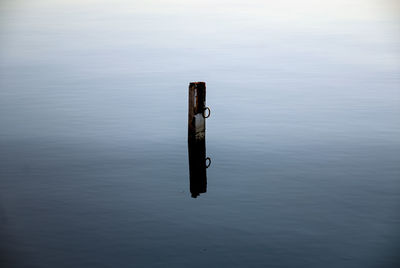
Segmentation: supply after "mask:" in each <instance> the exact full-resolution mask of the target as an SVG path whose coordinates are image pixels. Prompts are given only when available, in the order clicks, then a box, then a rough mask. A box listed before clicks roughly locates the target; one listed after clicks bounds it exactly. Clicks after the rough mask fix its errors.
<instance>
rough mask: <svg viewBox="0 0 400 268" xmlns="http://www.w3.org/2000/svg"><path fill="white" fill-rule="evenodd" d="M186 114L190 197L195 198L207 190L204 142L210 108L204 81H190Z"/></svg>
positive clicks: (209, 162)
mask: <svg viewBox="0 0 400 268" xmlns="http://www.w3.org/2000/svg"><path fill="white" fill-rule="evenodd" d="M207 111H208V112H207ZM206 112H207V113H206ZM188 114H189V118H188V149H189V173H190V192H191V194H192V197H194V198H196V197H197V196H198V195H199V194H200V193H205V192H206V191H207V172H206V168H207V167H208V166H209V165H210V164H211V159H210V158H208V157H207V158H206V142H205V139H206V120H205V119H206V118H208V117H209V116H210V109H209V108H208V107H206V83H204V82H192V83H190V85H189V112H188ZM206 161H208V163H207V164H206Z"/></svg>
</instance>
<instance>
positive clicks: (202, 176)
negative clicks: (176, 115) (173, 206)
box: [188, 139, 207, 198]
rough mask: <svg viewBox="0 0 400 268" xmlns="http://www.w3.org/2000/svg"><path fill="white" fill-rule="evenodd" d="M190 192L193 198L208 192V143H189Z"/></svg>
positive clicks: (197, 141) (202, 141)
mask: <svg viewBox="0 0 400 268" xmlns="http://www.w3.org/2000/svg"><path fill="white" fill-rule="evenodd" d="M188 148H189V174H190V192H191V194H192V197H193V198H196V197H197V196H199V195H200V194H202V193H205V192H207V172H206V168H207V165H206V142H205V140H204V139H203V140H194V141H189V143H188Z"/></svg>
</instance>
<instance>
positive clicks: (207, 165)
mask: <svg viewBox="0 0 400 268" xmlns="http://www.w3.org/2000/svg"><path fill="white" fill-rule="evenodd" d="M207 160H208V164H207ZM210 165H211V158H209V157H207V158H206V168H208V167H209V166H210Z"/></svg>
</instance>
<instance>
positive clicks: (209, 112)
mask: <svg viewBox="0 0 400 268" xmlns="http://www.w3.org/2000/svg"><path fill="white" fill-rule="evenodd" d="M206 110H208V115H207V116H205V115H204V112H205V111H206ZM210 115H211V110H210V108H208V107H206V108H204V110H203V117H204V118H209V117H210Z"/></svg>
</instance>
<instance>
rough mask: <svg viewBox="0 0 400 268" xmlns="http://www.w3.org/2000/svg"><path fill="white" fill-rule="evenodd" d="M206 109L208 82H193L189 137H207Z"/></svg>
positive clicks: (190, 89) (190, 98)
mask: <svg viewBox="0 0 400 268" xmlns="http://www.w3.org/2000/svg"><path fill="white" fill-rule="evenodd" d="M205 109H206V83H204V82H192V83H190V85H189V120H188V126H189V133H188V139H189V141H191V140H202V139H205V131H206V120H205V118H204V115H203V113H204V110H205Z"/></svg>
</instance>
